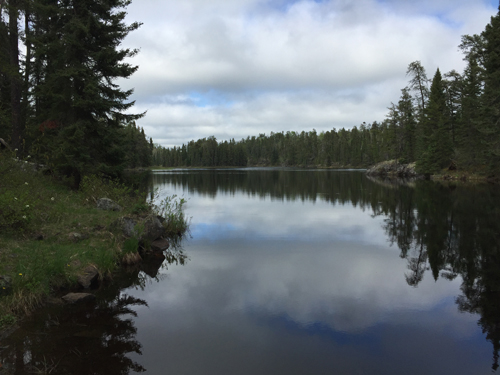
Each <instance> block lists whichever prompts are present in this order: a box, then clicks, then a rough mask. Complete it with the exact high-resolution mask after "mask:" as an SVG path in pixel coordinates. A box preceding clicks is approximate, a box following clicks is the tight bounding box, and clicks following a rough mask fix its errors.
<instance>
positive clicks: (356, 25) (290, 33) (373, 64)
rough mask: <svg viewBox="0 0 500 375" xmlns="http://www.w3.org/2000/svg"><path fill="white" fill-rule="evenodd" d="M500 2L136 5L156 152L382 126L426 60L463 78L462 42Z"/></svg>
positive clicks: (191, 0)
mask: <svg viewBox="0 0 500 375" xmlns="http://www.w3.org/2000/svg"><path fill="white" fill-rule="evenodd" d="M497 6H498V4H497V2H496V0H481V1H477V0H458V1H450V0H434V1H430V0H429V1H428V0H425V1H419V2H414V1H406V0H404V1H395V0H379V1H375V0H361V1H356V2H352V1H347V0H330V1H328V0H325V1H312V0H303V1H280V0H274V1H272V0H268V1H265V0H212V1H210V2H206V1H202V0H184V1H182V2H179V1H173V0H168V1H162V2H158V1H153V0H141V1H140V2H139V1H135V2H133V3H132V5H131V6H130V7H129V8H128V13H129V15H128V20H129V22H132V21H140V22H143V23H144V24H143V26H142V27H141V28H140V29H139V30H138V31H135V32H134V33H132V34H130V36H129V37H128V38H127V39H126V42H125V45H126V46H127V47H133V48H140V53H139V54H138V55H137V56H136V57H135V58H134V59H132V61H131V62H132V63H133V64H137V65H139V70H138V72H137V73H136V74H135V75H134V76H133V77H132V78H131V79H130V80H127V81H124V82H120V84H121V85H123V87H124V88H129V87H134V88H135V93H134V95H133V99H134V100H136V106H135V107H134V108H133V111H135V112H142V111H148V112H147V116H146V117H145V118H144V119H142V120H140V121H139V125H140V126H142V127H144V129H145V131H146V134H147V135H148V136H150V137H152V138H153V140H154V141H155V143H159V144H161V145H163V146H165V147H172V146H180V145H181V144H183V143H187V142H188V141H190V140H191V139H199V138H203V137H208V136H210V135H215V137H216V138H217V139H218V140H228V139H231V138H235V139H236V140H239V139H241V138H244V137H246V136H248V135H258V134H259V133H266V134H269V133H270V132H271V131H274V132H279V131H288V130H295V131H302V130H305V131H309V130H312V129H313V128H315V129H316V130H317V131H318V132H321V131H326V130H331V129H332V128H337V129H340V128H342V127H345V128H346V129H347V128H352V127H353V126H358V125H360V124H361V123H362V122H364V121H365V122H367V123H370V122H373V121H381V120H383V119H384V117H385V115H386V113H387V107H388V106H389V105H390V103H391V102H396V101H397V100H398V99H399V95H400V90H401V89H402V88H403V87H405V86H406V84H407V77H406V69H407V66H408V64H409V63H410V62H412V61H415V60H420V61H421V62H422V64H423V66H424V67H425V68H426V70H427V74H428V76H429V77H432V75H433V74H434V72H435V70H436V68H437V67H439V68H440V70H441V71H442V72H447V71H450V70H452V69H455V70H457V71H459V72H461V71H462V69H463V66H464V63H463V61H462V55H461V53H460V52H459V51H458V44H459V43H460V37H461V35H463V34H473V33H480V32H481V31H482V30H483V29H484V27H485V25H486V24H487V23H488V22H489V19H490V17H491V16H492V15H494V14H495V13H496V11H497Z"/></svg>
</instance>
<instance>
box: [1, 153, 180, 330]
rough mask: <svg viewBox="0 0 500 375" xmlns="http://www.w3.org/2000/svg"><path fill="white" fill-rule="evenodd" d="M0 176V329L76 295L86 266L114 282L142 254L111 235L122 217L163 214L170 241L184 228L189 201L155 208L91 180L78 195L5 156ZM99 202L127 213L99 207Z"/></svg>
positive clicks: (118, 186)
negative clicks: (62, 294) (128, 259)
mask: <svg viewBox="0 0 500 375" xmlns="http://www.w3.org/2000/svg"><path fill="white" fill-rule="evenodd" d="M0 174H1V175H2V179H0V275H1V276H2V277H4V278H5V277H6V278H7V280H9V281H10V282H8V283H5V282H4V281H5V280H0V283H1V284H0V285H1V287H0V296H1V297H0V330H1V329H2V328H5V327H7V326H9V325H12V324H13V323H15V322H16V320H17V319H18V318H19V317H23V316H25V315H26V314H29V313H31V312H33V311H34V310H35V309H36V308H37V307H39V306H40V305H41V304H43V303H44V302H45V301H46V300H47V298H49V297H50V296H51V295H53V294H54V293H57V292H58V291H60V290H61V289H63V290H71V289H78V288H77V283H76V281H77V277H78V276H79V275H81V273H82V272H83V271H84V270H85V268H86V267H88V266H89V265H92V266H94V267H95V268H96V269H97V270H98V272H99V278H100V279H101V280H103V279H110V278H112V275H113V272H115V271H117V270H118V269H120V268H121V264H122V259H123V258H124V257H125V256H126V254H127V253H128V252H137V250H138V241H137V239H136V240H135V241H134V239H133V238H132V239H130V238H129V239H127V238H125V237H124V236H123V235H122V233H120V232H117V231H112V230H110V229H109V228H110V224H111V223H113V222H114V221H116V220H117V219H118V218H120V217H123V216H127V217H138V216H144V215H148V214H152V213H154V214H162V216H163V217H165V218H166V219H167V220H165V223H168V225H169V227H168V228H166V229H167V232H168V234H169V237H176V236H179V235H182V233H184V232H185V231H186V229H187V221H186V219H185V218H184V214H183V211H182V205H183V203H184V202H183V201H182V200H178V199H175V198H174V197H170V198H168V199H167V200H166V201H164V202H163V205H162V206H155V205H154V204H153V203H151V202H149V203H148V202H147V201H146V197H147V193H146V192H140V191H138V190H135V191H134V190H132V189H131V188H129V187H127V186H125V185H124V184H122V183H119V182H116V181H113V180H106V179H102V178H98V177H96V176H92V175H91V176H86V177H84V178H83V180H82V183H81V186H80V188H79V190H73V189H71V188H70V187H69V185H68V181H67V180H65V179H64V178H61V177H57V176H54V175H43V174H42V173H41V172H36V171H34V165H33V164H30V163H28V161H27V160H25V161H18V160H15V159H14V158H12V156H11V154H10V153H8V152H3V153H0ZM102 197H107V198H110V199H112V200H113V201H114V202H116V203H118V204H119V205H120V206H122V207H123V210H122V211H106V210H101V209H98V208H96V200H97V199H99V198H102ZM131 241H132V242H134V243H133V244H132V245H134V246H132V247H131V246H130V245H131Z"/></svg>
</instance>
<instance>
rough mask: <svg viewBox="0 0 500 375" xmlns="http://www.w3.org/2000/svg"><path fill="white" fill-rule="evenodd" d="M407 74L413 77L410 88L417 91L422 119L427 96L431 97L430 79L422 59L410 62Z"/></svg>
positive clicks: (418, 106)
mask: <svg viewBox="0 0 500 375" xmlns="http://www.w3.org/2000/svg"><path fill="white" fill-rule="evenodd" d="M406 75H407V76H410V77H411V80H410V86H409V88H410V89H411V90H413V91H415V92H416V101H417V108H418V113H419V117H420V120H421V119H422V118H423V116H424V108H425V107H426V104H427V98H428V97H429V88H428V83H429V79H428V78H427V74H426V72H425V68H424V67H423V66H422V63H421V62H420V61H414V62H412V63H410V65H408V69H407V71H406Z"/></svg>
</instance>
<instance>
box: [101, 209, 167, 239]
mask: <svg viewBox="0 0 500 375" xmlns="http://www.w3.org/2000/svg"><path fill="white" fill-rule="evenodd" d="M110 230H111V231H119V232H122V233H123V235H124V236H125V237H138V239H139V240H140V241H141V242H152V241H154V240H156V239H157V238H160V237H161V236H162V235H163V234H164V232H165V228H164V227H163V225H162V223H161V221H160V220H159V219H158V217H157V216H156V215H149V216H147V217H146V218H144V219H138V220H137V219H134V218H131V217H126V216H124V217H121V218H119V219H118V220H116V221H114V222H113V223H112V224H111V225H110Z"/></svg>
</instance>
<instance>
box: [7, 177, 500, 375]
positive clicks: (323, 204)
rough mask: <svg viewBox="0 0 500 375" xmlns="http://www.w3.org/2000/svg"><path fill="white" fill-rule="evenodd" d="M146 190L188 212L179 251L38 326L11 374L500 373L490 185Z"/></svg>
mask: <svg viewBox="0 0 500 375" xmlns="http://www.w3.org/2000/svg"><path fill="white" fill-rule="evenodd" d="M152 184H153V186H154V187H155V188H157V189H158V192H159V195H160V198H161V197H162V196H165V195H172V194H177V195H178V196H182V197H184V198H185V199H187V201H188V203H187V205H186V214H187V215H188V216H191V217H192V222H191V227H190V228H191V230H190V232H191V235H190V237H189V238H187V239H185V240H184V241H183V242H182V249H177V250H173V251H172V252H171V253H170V256H169V258H168V259H169V260H170V263H169V262H166V263H165V264H164V265H163V266H162V267H161V268H160V269H158V266H159V265H156V267H155V266H153V267H152V269H149V270H148V269H144V270H142V271H136V272H135V273H134V274H132V275H128V276H123V278H124V280H122V281H121V282H118V281H117V283H116V286H114V287H113V288H108V289H106V290H105V291H101V292H100V293H101V298H100V302H99V303H98V304H97V305H96V306H95V308H94V309H91V311H89V310H88V308H87V309H83V310H79V309H72V310H69V312H68V309H64V310H63V312H60V311H45V312H44V313H41V314H39V316H38V317H37V318H36V319H34V320H33V321H32V322H31V323H30V325H27V326H25V327H22V328H21V330H20V331H19V332H18V333H17V335H18V336H21V337H23V339H19V340H21V343H19V341H17V344H11V345H12V346H10V349H6V350H4V351H3V352H2V354H1V355H2V356H3V358H4V361H5V362H6V363H8V364H9V360H10V366H14V367H15V366H16V365H15V363H16V361H15V360H16V359H17V361H18V362H21V359H20V358H21V353H24V354H23V360H22V361H24V362H23V363H24V370H23V371H27V369H29V368H31V369H32V368H33V366H35V367H37V368H39V367H40V366H42V365H43V364H44V362H43V361H45V366H50V364H53V365H52V368H53V372H51V373H65V372H64V371H69V372H70V373H74V374H79V373H81V374H90V373H95V374H101V373H102V374H105V373H107V374H115V373H116V374H127V373H131V374H133V373H139V372H144V371H145V372H147V373H151V374H287V375H289V374H348V375H349V374H440V375H442V374H487V373H491V372H492V371H495V370H496V367H497V361H498V355H497V353H498V349H499V348H500V345H499V339H500V314H499V312H500V311H499V310H500V269H499V268H500V253H499V249H498V244H499V239H500V238H499V233H500V228H499V226H500V224H499V223H500V209H499V207H500V193H499V190H498V187H493V186H488V185H457V184H438V183H433V182H428V181H418V182H413V183H405V184H401V183H398V184H395V183H390V182H381V181H373V180H370V179H368V178H367V177H366V176H365V175H364V173H363V172H361V171H331V170H328V171H326V170H323V171H310V170H279V169H233V170H173V171H165V172H157V173H155V174H154V175H153V179H152ZM148 274H149V276H148ZM118 285H120V286H118ZM103 317H104V318H103ZM82 327H83V328H82ZM23 340H24V341H23ZM16 345H17V346H16ZM14 347H15V348H16V349H15V350H14V349H13V348H14ZM58 361H59V362H58ZM72 363H73V364H74V366H75V368H72V369H71V366H72ZM18 366H21V364H18ZM29 366H31V367H29ZM16 368H19V367H16ZM17 373H23V372H22V371H18V372H17Z"/></svg>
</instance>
